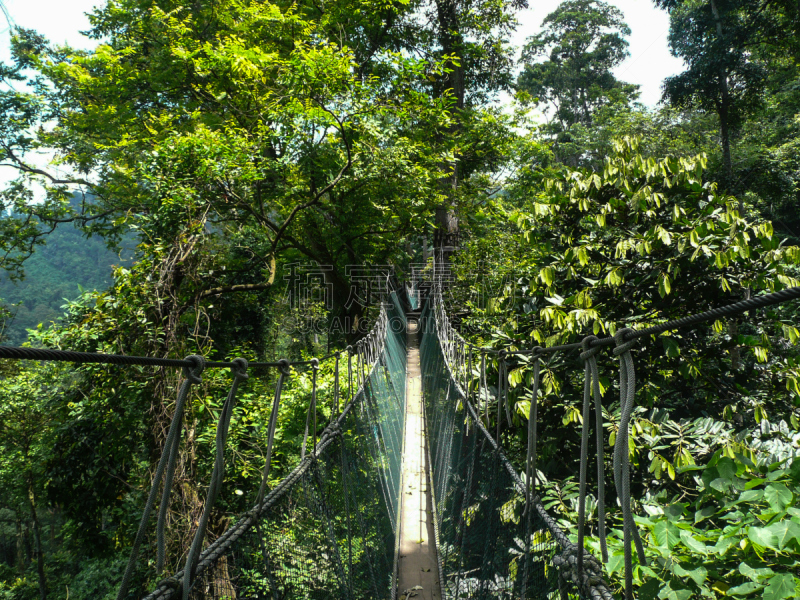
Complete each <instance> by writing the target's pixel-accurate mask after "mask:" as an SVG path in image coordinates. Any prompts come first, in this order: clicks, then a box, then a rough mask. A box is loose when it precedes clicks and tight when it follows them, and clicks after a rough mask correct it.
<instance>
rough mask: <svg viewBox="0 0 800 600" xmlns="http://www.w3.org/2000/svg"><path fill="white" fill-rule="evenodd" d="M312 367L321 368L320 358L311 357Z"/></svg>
mask: <svg viewBox="0 0 800 600" xmlns="http://www.w3.org/2000/svg"><path fill="white" fill-rule="evenodd" d="M311 367H312V368H313V369H319V359H318V358H312V359H311Z"/></svg>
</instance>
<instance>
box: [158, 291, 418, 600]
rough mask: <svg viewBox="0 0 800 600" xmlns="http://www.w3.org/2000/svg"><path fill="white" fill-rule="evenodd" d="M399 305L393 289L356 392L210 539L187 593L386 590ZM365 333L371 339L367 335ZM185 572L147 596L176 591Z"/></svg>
mask: <svg viewBox="0 0 800 600" xmlns="http://www.w3.org/2000/svg"><path fill="white" fill-rule="evenodd" d="M405 325H406V321H405V315H404V313H403V311H402V310H401V308H400V304H399V301H398V299H397V297H396V296H395V295H394V294H392V298H391V302H389V303H388V304H386V305H385V306H384V310H383V311H382V316H381V322H380V323H379V325H378V327H377V328H376V329H375V330H373V333H372V334H370V336H368V338H367V339H366V340H365V342H364V344H362V347H361V348H359V350H358V352H359V353H360V355H362V356H364V357H366V360H365V361H360V362H358V363H357V364H356V369H355V370H356V372H354V373H353V377H354V379H355V383H357V384H359V385H358V392H357V393H356V395H355V397H354V398H353V400H352V402H350V403H349V404H348V405H347V406H346V407H345V409H344V410H343V412H342V414H341V415H339V416H338V418H337V419H335V420H334V421H333V422H332V423H331V424H330V425H329V426H328V427H327V428H326V429H325V430H324V432H323V433H322V435H321V437H320V439H319V442H318V443H317V449H316V452H311V453H310V454H309V455H308V456H306V457H305V458H304V459H303V460H301V462H300V464H299V465H298V466H297V467H296V468H295V469H294V470H293V471H292V472H291V473H290V474H289V475H288V476H287V477H286V478H284V479H283V480H282V481H281V482H280V483H279V484H278V485H277V486H276V487H275V488H274V489H273V490H271V492H270V493H269V494H268V495H267V496H266V497H265V498H264V501H263V502H262V504H261V505H260V507H259V509H258V510H256V509H254V510H253V511H250V512H249V513H248V514H246V515H245V516H244V517H242V518H241V519H240V520H239V521H238V522H237V523H236V524H235V525H233V526H232V527H231V528H230V529H229V530H228V531H227V532H226V533H225V534H223V535H222V536H221V537H220V538H219V539H218V540H216V541H215V542H214V544H212V545H211V546H210V547H208V548H207V549H206V550H205V551H204V552H203V554H202V555H201V559H200V562H199V565H198V569H197V578H196V579H195V580H194V584H193V586H192V590H191V594H190V598H193V599H195V600H201V599H203V600H205V599H214V600H222V599H230V600H233V599H254V600H255V599H265V600H266V599H272V600H278V599H289V598H292V599H299V598H303V599H305V598H308V599H320V600H322V599H327V598H331V599H332V598H337V599H339V598H365V599H369V598H374V599H386V598H390V597H391V596H392V590H393V587H394V586H393V572H394V570H393V565H394V558H395V548H396V543H397V541H396V540H397V537H396V531H397V523H398V504H399V502H398V499H399V495H400V469H401V458H402V457H401V453H402V440H403V425H404V413H405V371H406V364H405V363H406V347H405V346H406V344H405ZM370 338H371V339H370ZM181 577H182V573H178V574H176V576H175V577H173V578H170V579H168V580H164V581H162V582H161V583H159V585H158V587H157V588H156V590H155V591H154V592H152V593H151V594H150V595H149V596H148V597H147V598H148V600H156V599H167V598H172V597H177V596H179V595H180V591H179V589H178V588H179V585H178V584H179V582H180V580H181Z"/></svg>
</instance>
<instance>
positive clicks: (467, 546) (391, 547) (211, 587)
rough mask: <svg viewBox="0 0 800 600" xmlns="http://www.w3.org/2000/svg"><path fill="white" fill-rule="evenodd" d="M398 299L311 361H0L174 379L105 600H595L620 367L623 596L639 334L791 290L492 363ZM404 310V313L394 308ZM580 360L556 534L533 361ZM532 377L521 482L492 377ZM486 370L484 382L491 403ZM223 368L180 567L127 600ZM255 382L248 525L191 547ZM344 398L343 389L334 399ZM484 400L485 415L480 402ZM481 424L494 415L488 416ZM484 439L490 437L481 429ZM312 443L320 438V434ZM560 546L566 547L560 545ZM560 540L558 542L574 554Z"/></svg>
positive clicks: (439, 313) (161, 536) (42, 352)
mask: <svg viewBox="0 0 800 600" xmlns="http://www.w3.org/2000/svg"><path fill="white" fill-rule="evenodd" d="M406 296H407V297H406V298H405V300H403V299H401V296H400V295H399V294H398V293H397V292H393V293H392V294H391V295H390V296H389V301H388V302H386V303H384V304H383V305H382V308H381V312H380V315H379V317H378V318H377V320H376V322H375V324H374V326H373V328H372V330H371V331H370V332H369V334H368V335H367V336H365V337H364V338H363V339H362V340H361V341H359V342H358V343H357V344H355V345H354V346H353V347H348V349H347V350H346V351H344V352H338V353H334V354H332V355H330V356H327V357H324V358H322V359H320V360H316V359H314V360H311V361H303V362H296V363H290V362H289V361H286V360H282V361H279V362H277V363H248V362H247V361H246V360H244V359H235V360H233V361H231V362H210V361H206V360H205V359H204V358H203V357H201V356H190V357H187V358H186V359H183V360H177V359H164V358H150V357H130V356H121V355H107V354H96V353H83V352H67V351H61V350H47V349H34V348H12V347H3V346H0V358H14V359H32V360H58V361H72V362H77V363H107V364H119V365H131V364H144V365H155V366H163V367H178V368H181V369H183V375H184V377H183V381H182V383H181V385H180V388H179V390H178V394H177V402H176V408H175V412H174V416H173V418H172V423H171V425H170V429H169V433H168V435H167V438H166V442H165V446H164V451H163V453H162V456H161V458H160V460H159V463H158V465H157V467H156V470H155V476H154V479H153V482H152V487H151V490H150V493H149V496H148V499H147V502H146V504H145V506H144V510H143V514H142V517H141V522H140V526H139V529H138V532H137V535H136V538H135V540H134V543H133V548H132V551H131V556H130V560H129V562H128V565H127V568H126V570H125V573H124V576H123V580H122V584H121V586H120V588H119V591H118V594H117V598H118V600H128V599H136V600H141V599H142V598H144V599H145V600H172V599H177V598H181V599H182V600H188V599H190V598H191V599H196V600H200V599H204V600H205V599H208V600H212V599H213V600H222V599H230V600H234V599H241V600H245V599H264V600H281V599H285V600H289V599H298V598H303V599H306V598H308V599H328V598H331V599H334V598H336V599H342V598H353V599H362V598H363V599H391V600H398V599H399V600H410V599H411V598H415V597H416V598H420V599H423V598H424V599H425V600H433V599H436V600H439V599H456V598H476V599H489V598H503V599H505V598H508V599H511V598H527V599H532V600H533V599H535V600H538V599H542V600H544V599H559V600H565V599H567V598H582V599H586V600H589V599H591V600H611V599H612V598H614V597H615V595H614V593H612V589H611V588H610V587H609V585H608V584H607V582H606V579H605V578H604V573H603V562H605V561H606V560H607V559H608V557H607V549H606V545H605V534H606V531H605V529H606V526H605V516H604V513H605V509H604V495H605V492H604V486H605V479H606V474H605V473H604V464H605V461H604V452H605V441H604V439H603V427H602V413H601V409H602V405H601V402H602V400H603V399H602V396H601V394H600V389H599V376H598V369H597V362H596V356H597V354H598V353H599V352H601V351H603V349H604V348H612V352H613V353H614V355H616V356H618V357H619V364H620V369H619V392H620V396H619V402H620V405H621V416H620V423H619V431H618V434H617V437H616V441H615V444H614V448H613V479H614V488H615V490H616V497H617V499H618V501H619V503H620V505H621V509H622V513H623V536H624V549H625V556H624V563H625V583H624V589H623V594H624V596H625V597H626V598H632V597H633V592H634V590H633V585H632V575H631V574H632V568H633V555H634V553H636V554H637V555H638V560H639V563H640V564H644V563H645V556H644V551H643V547H642V541H641V539H640V536H639V533H638V530H637V527H636V524H635V521H634V518H633V508H632V499H631V497H630V464H629V451H628V438H629V422H630V417H631V414H632V411H633V402H634V393H635V389H636V380H635V365H634V363H633V358H632V355H631V349H632V348H633V347H634V345H635V344H636V343H637V341H638V340H640V339H643V338H647V337H648V336H651V335H656V334H658V333H661V332H664V331H669V330H673V329H677V328H680V327H689V326H693V325H697V324H699V323H703V322H706V321H709V320H714V319H718V318H720V317H731V316H736V315H739V314H742V313H744V312H746V311H749V310H754V309H758V308H762V307H765V306H771V305H774V304H778V303H782V302H786V301H789V300H792V299H796V298H798V297H800V288H789V289H785V290H783V291H780V292H775V293H772V294H766V295H762V296H757V297H754V298H751V299H749V300H746V301H743V302H739V303H736V304H732V305H729V306H726V307H722V308H719V309H714V310H711V311H707V312H704V313H701V314H697V315H694V316H691V317H687V318H684V319H680V320H678V321H670V322H666V323H662V324H660V325H656V326H653V327H649V328H647V329H642V330H638V331H634V330H631V329H622V330H619V331H617V332H616V335H615V336H614V337H611V338H603V339H598V338H596V337H595V336H587V337H585V338H584V339H583V340H582V341H581V342H578V343H575V344H569V345H562V346H553V347H547V348H542V347H536V348H532V349H530V350H522V351H519V350H515V351H510V350H509V351H503V350H501V351H497V350H491V349H487V348H479V347H476V346H474V345H472V344H470V343H469V342H467V341H466V340H464V339H463V338H462V337H461V336H460V335H459V333H458V332H457V331H456V329H455V327H454V326H453V325H452V323H451V321H450V318H449V316H448V314H447V311H446V309H445V305H444V302H443V300H442V294H441V289H440V288H437V287H434V288H433V290H432V291H431V293H430V294H429V295H428V297H427V299H426V300H425V301H424V302H423V303H422V309H421V310H420V307H419V297H418V295H417V294H410V295H406ZM409 298H410V302H409V301H408V300H409ZM575 351H578V352H580V357H581V359H582V360H583V363H584V374H585V377H584V381H585V387H584V403H583V412H582V416H583V425H582V432H581V457H580V496H579V506H578V520H577V523H574V524H572V526H571V527H570V528H569V531H564V529H562V527H561V526H560V525H559V523H558V522H557V521H556V519H555V518H554V516H553V515H551V514H549V513H548V511H547V510H546V509H545V507H544V506H543V504H542V502H541V499H540V496H539V494H538V492H539V488H540V485H541V483H540V482H539V481H538V476H537V474H538V471H537V468H536V446H537V434H538V432H537V409H538V406H537V404H538V402H537V397H538V389H539V384H540V381H539V380H540V377H539V366H540V360H541V359H542V358H543V357H544V356H546V355H548V354H552V353H557V352H575ZM513 356H517V357H522V356H524V357H525V358H526V360H528V361H530V362H531V363H532V365H533V372H534V382H533V393H532V397H531V406H530V413H529V415H528V445H527V455H526V461H525V469H524V472H521V473H518V472H517V470H516V469H515V468H514V466H513V465H512V464H511V462H510V461H509V460H508V458H507V456H506V454H505V453H504V451H503V448H502V446H501V440H502V437H501V432H502V429H503V425H504V423H505V424H506V426H507V425H508V424H510V423H511V419H512V413H511V407H510V405H509V402H508V361H509V360H511V359H512V357H513ZM328 360H330V361H334V366H333V369H334V390H333V411H332V414H331V417H330V421H329V423H327V425H326V426H324V427H322V426H321V425H320V424H318V423H317V422H316V421H317V418H318V410H317V370H318V369H319V365H320V362H321V361H328ZM487 361H495V362H496V364H497V368H498V371H499V375H498V380H497V382H496V386H492V389H493V390H494V394H493V396H494V397H493V398H490V396H492V394H490V386H489V381H488V379H487V375H486V373H487ZM210 368H228V369H231V372H232V375H233V382H232V385H231V389H230V392H229V394H228V397H227V399H226V401H225V404H224V405H223V408H222V410H221V412H220V416H219V422H218V424H217V436H216V453H215V462H214V468H213V472H212V474H211V478H210V479H211V480H210V482H209V483H208V488H207V494H206V498H205V502H204V506H203V510H202V515H201V516H200V518H199V520H198V522H197V525H196V527H195V530H194V534H193V540H192V543H191V545H190V547H189V548H188V549H187V550H186V553H185V556H186V559H185V561H184V566H183V569H181V570H179V571H178V572H176V573H173V574H172V575H170V576H167V577H164V578H162V579H161V580H160V581H158V583H156V584H155V585H152V586H151V587H150V588H149V589H148V590H147V591H146V592H144V593H142V592H141V589H142V586H143V585H145V584H144V583H143V582H144V581H146V580H147V577H150V580H152V572H150V573H149V575H148V574H147V569H148V567H146V566H145V563H146V562H147V561H146V558H147V556H146V555H147V552H148V551H149V549H150V546H147V547H145V546H146V545H145V544H144V542H145V540H146V539H147V537H148V535H149V534H150V532H151V530H152V521H153V520H155V529H156V538H157V543H156V546H157V551H156V552H157V557H156V561H155V563H156V570H157V571H158V572H160V571H162V569H163V565H164V561H165V556H164V554H165V536H166V531H165V528H166V522H167V519H166V514H167V510H168V505H169V497H170V492H171V489H172V484H173V478H174V474H175V465H176V461H177V456H178V452H179V447H180V442H181V431H182V419H183V414H184V410H185V405H186V402H187V398H188V396H189V392H190V391H191V388H192V386H194V385H197V384H199V383H201V381H202V374H203V371H204V370H206V369H210ZM298 368H308V369H310V371H311V375H312V381H313V383H312V392H311V397H310V399H309V407H308V413H307V417H306V424H305V436H304V438H305V439H304V442H303V445H302V450H301V456H300V460H299V462H298V463H297V466H296V467H295V468H294V469H293V470H292V471H291V472H290V473H288V474H287V475H286V476H285V477H284V478H283V479H281V480H280V482H279V483H278V484H277V485H274V486H272V487H270V486H269V475H270V468H271V463H272V451H273V444H274V439H275V433H276V428H277V417H278V409H279V406H280V403H281V396H282V391H283V390H284V387H285V385H286V383H287V381H288V380H289V378H290V377H291V374H292V372H293V370H294V369H298ZM256 369H275V370H276V371H277V377H276V383H275V393H274V397H273V399H272V409H271V413H270V420H269V429H268V432H267V441H266V445H267V448H266V456H265V460H264V469H263V474H262V475H263V477H262V480H261V482H260V486H259V487H258V489H257V490H255V489H254V490H252V492H253V494H254V497H255V501H254V503H253V505H252V509H251V510H249V511H247V512H246V513H244V514H242V515H240V517H239V518H238V520H237V521H235V522H234V523H233V524H232V525H231V526H230V527H229V528H228V529H227V530H226V531H225V532H224V533H223V534H222V535H220V536H219V537H217V538H216V539H215V540H214V541H213V542H212V543H210V544H208V543H207V537H208V536H207V534H208V524H209V518H210V514H211V510H212V508H213V507H214V505H215V503H216V502H217V501H218V499H219V496H220V493H221V491H222V487H223V483H224V481H223V480H224V467H225V464H224V463H225V448H226V444H227V436H228V433H229V429H230V426H231V420H232V416H233V414H234V407H235V404H236V397H237V390H238V387H239V385H240V383H241V382H243V381H244V380H246V379H247V378H248V376H249V375H248V373H249V372H252V371H253V370H256ZM345 382H346V385H345ZM490 399H491V402H490ZM592 402H593V403H594V418H595V427H594V430H595V432H596V440H595V443H596V449H595V452H594V454H595V455H596V465H597V474H596V479H595V482H594V485H595V486H596V497H597V499H598V531H597V533H598V537H599V539H600V548H601V552H600V554H601V556H600V557H599V558H598V557H595V556H593V555H592V554H590V553H589V552H587V551H586V550H585V549H584V531H585V521H586V497H587V493H588V471H589V463H590V461H589V455H590V451H589V446H590V443H589V432H590V422H591V420H592V418H591V417H592V414H591V413H592V410H591V408H592ZM490 409H491V412H493V414H490ZM490 428H491V429H493V430H494V431H491V430H490ZM318 431H321V432H320V433H319V435H318V434H317V432H318ZM570 534H572V536H570ZM571 537H572V539H574V540H575V541H572V539H571Z"/></svg>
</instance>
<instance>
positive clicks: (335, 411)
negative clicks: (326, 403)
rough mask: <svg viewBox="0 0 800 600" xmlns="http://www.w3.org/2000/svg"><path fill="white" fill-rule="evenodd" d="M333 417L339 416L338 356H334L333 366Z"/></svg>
mask: <svg viewBox="0 0 800 600" xmlns="http://www.w3.org/2000/svg"><path fill="white" fill-rule="evenodd" d="M333 415H334V417H338V416H339V355H338V354H337V355H336V359H335V363H334V365H333Z"/></svg>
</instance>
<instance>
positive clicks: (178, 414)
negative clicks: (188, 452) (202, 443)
mask: <svg viewBox="0 0 800 600" xmlns="http://www.w3.org/2000/svg"><path fill="white" fill-rule="evenodd" d="M185 362H187V363H188V364H189V365H192V366H191V367H184V371H183V376H184V381H183V384H182V385H181V388H180V391H179V392H178V399H177V401H176V403H175V413H174V414H173V416H172V423H171V424H170V428H169V432H168V433H167V440H166V442H165V443H164V451H163V452H162V453H161V458H160V459H159V461H158V466H157V467H156V473H155V476H154V477H153V483H152V485H151V486H150V494H149V495H148V497H147V503H146V504H145V507H144V512H143V513H142V520H141V521H140V522H139V529H138V531H137V532H136V538H134V541H133V546H132V547H131V555H130V558H129V559H128V564H127V566H126V567H125V573H124V574H123V576H122V582H121V583H120V585H119V590H118V591H117V600H123V599H124V598H125V596H126V595H127V593H128V586H129V585H130V581H131V577H132V576H133V570H134V569H135V567H136V559H137V554H138V553H139V547H140V546H141V545H142V542H143V541H144V535H145V533H146V532H147V521H148V520H149V518H150V513H151V511H152V510H153V506H154V505H155V502H156V495H157V493H158V486H159V484H160V483H161V478H162V477H163V475H164V470H165V469H166V467H167V464H168V463H170V464H172V463H171V462H170V461H171V460H172V459H173V458H176V456H175V455H172V456H171V449H172V447H173V445H174V444H175V442H176V439H178V438H179V437H180V431H181V423H182V422H183V410H184V405H185V404H186V398H187V397H188V395H189V391H190V390H191V388H192V386H193V385H196V384H199V383H202V382H203V380H202V378H201V375H202V373H203V369H204V367H205V359H203V357H202V356H198V355H192V356H187V357H186V359H185ZM178 441H179V440H178ZM170 470H172V471H173V472H174V467H171V469H170ZM169 483H170V484H171V481H170V482H169ZM170 487H171V486H170ZM170 487H168V486H167V482H165V484H164V490H163V492H162V494H163V495H162V504H163V503H164V499H165V498H166V499H168V497H169V492H170ZM163 541H164V539H163V535H162V536H161V537H160V539H159V545H158V554H159V556H163V553H164V550H163V546H162V544H163ZM161 562H162V563H163V558H162V559H161Z"/></svg>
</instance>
